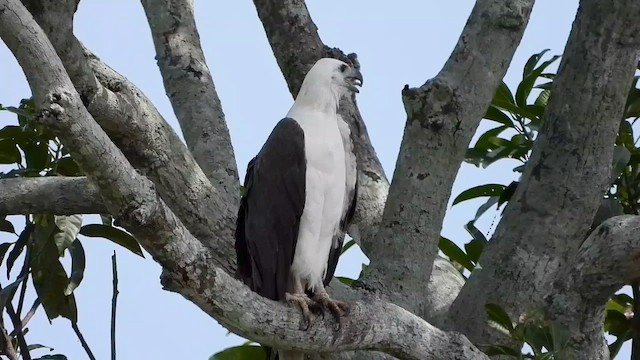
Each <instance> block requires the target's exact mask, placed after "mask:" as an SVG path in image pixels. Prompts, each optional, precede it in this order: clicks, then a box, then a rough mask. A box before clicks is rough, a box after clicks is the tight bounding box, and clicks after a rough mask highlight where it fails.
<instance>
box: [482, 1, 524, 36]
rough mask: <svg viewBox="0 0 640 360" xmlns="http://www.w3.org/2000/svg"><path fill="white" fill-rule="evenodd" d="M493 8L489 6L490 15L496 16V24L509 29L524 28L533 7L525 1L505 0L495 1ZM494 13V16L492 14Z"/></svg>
mask: <svg viewBox="0 0 640 360" xmlns="http://www.w3.org/2000/svg"><path fill="white" fill-rule="evenodd" d="M494 4H496V5H494V7H493V8H489V9H488V11H487V13H488V17H489V18H491V17H496V21H495V22H496V24H497V26H498V27H499V28H502V29H508V30H516V31H517V30H520V29H522V28H523V27H524V26H525V25H526V23H527V19H528V18H529V13H530V11H531V7H530V6H529V5H527V4H526V2H523V1H509V2H507V1H505V2H496V3H494ZM492 15H493V16H492Z"/></svg>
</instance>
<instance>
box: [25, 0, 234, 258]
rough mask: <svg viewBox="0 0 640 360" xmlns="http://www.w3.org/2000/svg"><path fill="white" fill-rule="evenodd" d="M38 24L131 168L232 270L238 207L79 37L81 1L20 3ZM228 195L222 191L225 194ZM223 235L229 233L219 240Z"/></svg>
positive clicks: (156, 115) (145, 103) (153, 110)
mask: <svg viewBox="0 0 640 360" xmlns="http://www.w3.org/2000/svg"><path fill="white" fill-rule="evenodd" d="M22 1H23V2H24V3H26V4H28V5H30V6H29V9H30V10H31V11H32V14H33V16H34V17H35V18H36V19H37V20H38V22H39V23H40V25H41V26H42V28H43V29H45V30H47V35H48V36H49V37H50V38H51V39H52V40H51V41H52V43H53V45H54V46H55V47H56V51H57V53H58V56H60V59H61V60H62V62H63V64H64V65H65V68H66V69H67V72H68V73H69V74H70V75H71V79H72V81H73V83H74V85H75V88H76V89H77V90H78V91H81V93H80V96H81V98H82V100H83V102H84V104H85V106H86V107H87V109H88V110H89V112H90V113H91V114H92V115H93V117H94V119H95V120H96V121H97V122H98V123H99V124H100V126H102V128H103V129H104V130H105V131H106V132H107V133H108V134H109V137H110V138H111V140H112V141H113V142H114V143H115V144H116V145H117V146H118V147H119V149H120V150H121V151H122V152H123V153H124V155H125V156H126V157H127V159H128V160H129V161H130V162H131V164H132V165H133V166H134V167H135V168H136V169H137V170H139V171H140V172H142V173H143V174H144V175H146V176H148V177H149V178H150V179H151V180H152V181H153V182H154V184H155V185H156V187H157V189H158V192H159V193H160V196H161V197H162V198H163V200H164V201H166V202H167V204H168V205H169V206H170V207H171V208H172V209H173V211H175V212H176V215H177V216H179V217H180V219H181V220H182V221H183V222H184V224H185V225H186V226H187V227H188V228H189V231H190V232H191V233H193V234H194V236H197V237H198V239H200V240H201V241H203V243H205V244H206V246H207V247H208V248H210V249H212V250H213V253H214V260H215V261H216V262H217V263H218V264H220V265H221V266H222V267H223V268H224V269H225V270H227V271H234V270H235V267H236V264H235V254H234V252H233V241H232V240H233V238H232V236H231V234H232V232H233V231H232V229H233V224H234V221H235V208H236V207H235V206H234V204H230V203H228V202H227V201H226V199H225V197H224V196H223V195H222V193H221V192H220V191H217V189H216V188H214V187H213V186H212V184H211V183H210V182H209V180H208V179H207V177H206V176H205V174H204V173H203V171H202V169H201V168H200V167H199V166H198V164H197V163H196V162H195V160H194V158H193V156H192V155H191V154H190V152H189V151H188V149H187V147H186V146H185V145H184V143H183V142H182V141H181V140H180V138H178V136H177V134H176V133H175V131H174V130H173V129H172V128H171V126H170V125H169V124H168V123H167V122H166V121H165V120H164V118H163V117H162V116H161V115H160V113H159V112H158V111H157V109H156V108H155V107H154V105H153V104H152V103H151V101H150V100H149V99H148V98H147V97H146V96H145V95H144V93H143V92H142V91H141V90H140V89H138V88H137V87H136V86H135V85H133V84H132V83H130V82H129V81H128V80H127V79H126V78H124V77H123V76H121V75H120V74H118V73H117V72H116V71H114V70H113V69H111V68H110V67H109V66H107V65H106V64H104V63H103V62H102V61H100V59H99V58H98V57H97V56H95V55H94V54H92V53H91V52H90V51H89V50H88V49H86V48H84V46H83V45H82V44H81V43H80V42H79V41H78V40H77V39H76V38H75V36H74V35H73V33H72V30H73V27H72V25H73V24H72V19H73V15H74V11H75V9H76V7H75V5H76V4H77V0H61V1H59V0H42V1H35V2H34V0H22ZM222 190H224V189H222ZM220 234H226V235H228V236H223V237H221V238H218V236H219V235H220Z"/></svg>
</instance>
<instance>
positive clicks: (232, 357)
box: [209, 341, 267, 360]
mask: <svg viewBox="0 0 640 360" xmlns="http://www.w3.org/2000/svg"><path fill="white" fill-rule="evenodd" d="M249 359H251V360H267V353H266V351H265V349H264V347H262V346H260V345H258V344H255V343H253V342H251V341H247V342H245V343H244V344H242V345H240V346H232V347H230V348H227V349H224V350H222V351H220V352H217V353H215V354H213V355H212V356H211V357H210V358H209V360H249Z"/></svg>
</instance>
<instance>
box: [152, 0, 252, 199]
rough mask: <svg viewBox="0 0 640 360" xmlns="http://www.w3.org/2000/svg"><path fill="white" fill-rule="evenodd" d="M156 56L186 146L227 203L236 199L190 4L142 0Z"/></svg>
mask: <svg viewBox="0 0 640 360" xmlns="http://www.w3.org/2000/svg"><path fill="white" fill-rule="evenodd" d="M142 6H143V7H144V10H145V13H146V14H147V19H148V21H149V25H150V27H151V35H152V37H153V42H154V44H155V47H156V54H157V56H156V58H157V60H158V66H159V67H160V73H161V74H162V78H163V80H164V87H165V89H166V92H167V95H168V96H169V100H171V104H172V105H173V111H174V112H175V114H176V117H177V118H178V122H179V123H180V127H181V128H182V133H183V134H184V138H185V141H186V142H187V146H188V147H189V150H190V151H191V154H193V157H194V158H195V159H196V161H197V162H198V164H199V165H200V167H201V168H202V170H203V171H204V172H205V174H207V177H208V178H209V180H211V182H212V183H213V185H214V186H215V187H216V188H217V189H218V191H219V192H220V193H221V196H222V197H224V198H225V199H226V201H227V202H228V203H229V204H237V203H238V201H239V199H240V188H239V181H238V169H237V167H236V159H235V156H234V153H233V147H232V146H231V137H230V136H229V129H228V128H227V123H226V122H225V119H224V113H223V111H222V105H221V103H220V98H219V97H218V94H217V92H216V89H215V86H214V83H213V79H212V77H211V73H210V72H209V68H208V67H207V64H206V62H205V58H204V53H203V51H202V47H201V45H200V36H199V35H198V29H197V28H196V22H195V18H194V16H193V1H188V0H163V1H148V0H142Z"/></svg>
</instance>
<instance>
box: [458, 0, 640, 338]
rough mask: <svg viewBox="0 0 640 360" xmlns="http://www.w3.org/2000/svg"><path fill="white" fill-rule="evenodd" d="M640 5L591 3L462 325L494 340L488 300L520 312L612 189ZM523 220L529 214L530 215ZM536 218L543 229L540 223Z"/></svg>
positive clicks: (461, 303)
mask: <svg viewBox="0 0 640 360" xmlns="http://www.w3.org/2000/svg"><path fill="white" fill-rule="evenodd" d="M638 13H640V2H637V1H634V0H624V1H615V2H609V1H599V0H583V1H581V3H580V7H579V9H578V13H577V16H576V20H575V22H574V24H573V28H572V30H571V35H570V37H569V41H568V43H567V46H566V48H565V52H564V56H563V59H562V61H561V63H560V67H559V70H558V74H557V76H556V78H555V80H554V83H553V88H552V90H551V98H550V99H549V103H548V106H547V109H546V110H545V114H544V117H543V119H542V124H543V125H542V128H541V130H540V133H539V135H538V138H537V140H536V142H535V145H534V147H533V150H532V154H531V158H530V160H529V161H528V164H527V167H526V168H525V171H524V173H523V176H522V179H521V182H520V185H519V186H518V188H517V190H516V192H515V194H514V195H513V197H512V198H511V200H510V201H509V204H508V205H507V208H506V210H505V212H504V217H503V218H502V220H501V222H500V224H499V225H498V227H497V229H496V232H495V234H494V237H493V239H492V240H491V241H490V242H489V244H488V246H487V247H486V248H485V250H484V251H483V253H482V257H481V258H480V263H481V265H482V270H480V271H474V272H473V274H472V275H471V278H470V279H469V281H468V282H467V284H466V285H465V287H464V288H463V290H462V292H461V293H460V296H459V297H458V298H457V299H456V301H455V302H454V305H453V306H452V308H451V310H452V314H451V315H452V316H451V318H452V320H453V324H454V328H455V329H456V330H458V331H462V332H463V333H465V334H467V335H468V336H470V337H471V339H473V340H474V341H476V342H477V341H482V342H492V341H493V340H492V337H493V336H497V334H496V333H495V332H492V333H489V332H488V330H487V327H486V322H485V320H484V319H485V316H484V310H483V307H484V304H485V303H487V302H493V303H498V304H501V305H502V306H503V307H505V309H507V311H509V312H510V313H511V314H512V315H514V316H517V315H519V313H520V312H521V311H522V310H523V309H524V308H525V307H528V306H529V305H531V303H532V302H534V303H535V299H532V298H531V296H530V294H532V293H540V292H543V291H544V289H547V288H548V286H549V284H551V283H552V282H553V280H554V278H555V277H556V276H558V275H562V274H559V273H557V270H558V269H559V268H560V267H561V265H562V264H564V263H568V262H570V260H571V258H572V257H573V255H574V254H575V252H576V251H577V250H578V247H579V246H580V244H581V243H582V241H583V239H584V238H585V237H586V234H587V231H588V229H589V226H590V224H591V222H592V219H593V215H594V214H595V212H596V209H597V208H598V206H599V204H600V202H601V199H602V196H603V194H604V192H605V191H606V189H607V188H608V187H609V182H610V179H609V176H610V170H609V169H610V167H611V162H612V153H613V144H614V141H615V138H616V135H617V130H618V127H619V124H620V118H621V116H622V111H623V108H624V104H625V99H626V96H627V93H628V91H629V86H630V83H631V80H632V76H633V73H634V70H635V67H636V65H637V61H638V55H640V52H639V51H638V49H640V23H639V22H638V21H637V20H638V19H637V16H636V14H638ZM522 219H527V220H526V221H522ZM532 224H533V225H532Z"/></svg>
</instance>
